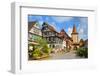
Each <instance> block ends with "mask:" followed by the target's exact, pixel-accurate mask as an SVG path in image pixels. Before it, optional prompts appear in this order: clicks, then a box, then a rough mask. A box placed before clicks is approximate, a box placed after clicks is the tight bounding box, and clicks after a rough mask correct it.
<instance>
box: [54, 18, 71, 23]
mask: <svg viewBox="0 0 100 76" xmlns="http://www.w3.org/2000/svg"><path fill="white" fill-rule="evenodd" d="M52 19H53V20H54V21H56V22H59V23H61V22H65V21H70V20H71V19H73V17H52Z"/></svg>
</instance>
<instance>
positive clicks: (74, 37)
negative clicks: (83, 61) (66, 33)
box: [71, 25, 78, 44]
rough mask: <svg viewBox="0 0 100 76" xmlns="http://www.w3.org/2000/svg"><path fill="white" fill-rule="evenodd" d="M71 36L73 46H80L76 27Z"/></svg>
mask: <svg viewBox="0 0 100 76" xmlns="http://www.w3.org/2000/svg"><path fill="white" fill-rule="evenodd" d="M71 36H72V40H73V44H78V33H77V30H76V26H75V25H74V26H73V30H72V33H71Z"/></svg>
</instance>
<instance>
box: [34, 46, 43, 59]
mask: <svg viewBox="0 0 100 76" xmlns="http://www.w3.org/2000/svg"><path fill="white" fill-rule="evenodd" d="M32 55H33V57H40V56H42V52H41V51H40V49H39V48H36V49H35V50H34V51H33V54H32Z"/></svg>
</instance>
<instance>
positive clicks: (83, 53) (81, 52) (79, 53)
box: [76, 47, 88, 58]
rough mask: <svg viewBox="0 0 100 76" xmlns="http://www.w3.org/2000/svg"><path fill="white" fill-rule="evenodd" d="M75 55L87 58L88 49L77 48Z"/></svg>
mask: <svg viewBox="0 0 100 76" xmlns="http://www.w3.org/2000/svg"><path fill="white" fill-rule="evenodd" d="M76 55H77V56H80V57H84V58H87V57H88V48H85V47H81V48H78V49H77V51H76Z"/></svg>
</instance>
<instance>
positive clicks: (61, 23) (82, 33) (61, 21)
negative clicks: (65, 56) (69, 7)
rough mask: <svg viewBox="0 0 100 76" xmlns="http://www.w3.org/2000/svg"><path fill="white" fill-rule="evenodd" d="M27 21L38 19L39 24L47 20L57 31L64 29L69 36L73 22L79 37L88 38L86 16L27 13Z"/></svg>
mask: <svg viewBox="0 0 100 76" xmlns="http://www.w3.org/2000/svg"><path fill="white" fill-rule="evenodd" d="M28 21H29V22H30V21H38V22H39V24H40V25H42V23H43V22H47V23H49V24H50V25H51V26H53V27H54V28H55V29H56V30H57V31H58V32H60V31H61V29H64V30H65V31H66V33H67V34H68V35H69V36H71V33H72V29H73V25H74V24H75V26H76V29H77V32H78V33H79V39H84V40H85V39H88V18H87V17H78V16H77V17H74V16H43V15H28Z"/></svg>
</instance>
